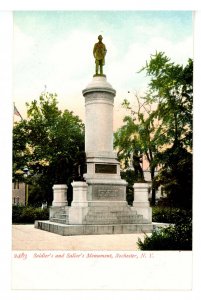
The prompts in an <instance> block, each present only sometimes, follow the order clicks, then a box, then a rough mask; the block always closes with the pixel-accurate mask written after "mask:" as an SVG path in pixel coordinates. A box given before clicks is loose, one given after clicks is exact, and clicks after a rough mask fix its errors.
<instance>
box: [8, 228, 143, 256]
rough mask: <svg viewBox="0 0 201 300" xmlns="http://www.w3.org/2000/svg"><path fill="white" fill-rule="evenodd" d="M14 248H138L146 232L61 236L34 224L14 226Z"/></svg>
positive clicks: (117, 249)
mask: <svg viewBox="0 0 201 300" xmlns="http://www.w3.org/2000/svg"><path fill="white" fill-rule="evenodd" d="M12 229H13V233H12V249H13V250H66V251H68V250H88V251H92V250H108V251H109V250H114V251H121V250H124V251H127V250H128V251H129V250H133V251H135V250H138V247H137V241H138V238H140V239H142V240H143V239H144V237H145V235H144V234H139V233H136V234H135V233H134V234H115V235H85V236H61V235H57V234H54V233H51V232H47V231H43V230H39V229H36V228H34V225H13V226H12Z"/></svg>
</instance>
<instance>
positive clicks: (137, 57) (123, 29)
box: [13, 11, 193, 130]
mask: <svg viewBox="0 0 201 300" xmlns="http://www.w3.org/2000/svg"><path fill="white" fill-rule="evenodd" d="M192 23H193V17H192V12H191V11H27V12H26V11H21V12H20V11H19V12H14V47H13V49H14V64H13V67H14V69H13V79H14V80H13V87H14V89H13V97H14V99H13V101H14V102H15V104H16V107H17V108H18V110H19V111H20V113H21V114H22V116H23V117H26V107H25V102H30V101H31V100H34V99H38V97H39V95H40V93H41V92H42V91H44V89H45V86H47V88H46V90H47V91H49V92H54V93H57V94H58V100H59V107H60V109H62V110H63V109H65V108H67V109H69V110H73V111H74V113H75V114H78V115H79V116H80V117H81V118H82V120H83V121H84V98H83V96H82V90H83V89H84V88H85V87H86V85H87V84H88V83H89V81H91V79H92V76H93V74H94V69H95V64H94V58H93V54H92V50H93V46H94V43H95V42H97V36H98V35H99V34H102V36H103V42H104V43H105V44H106V47H107V50H108V51H107V55H106V65H105V67H104V73H105V74H106V75H107V80H108V81H109V82H110V83H111V84H112V86H113V87H114V88H115V89H116V91H117V96H116V98H115V107H114V130H116V129H117V128H118V127H119V126H120V125H121V124H122V118H123V114H124V111H122V109H121V102H122V101H123V99H124V98H128V99H129V100H130V101H133V99H134V96H133V93H132V91H133V92H134V91H137V92H139V93H141V94H142V93H143V92H144V90H145V88H146V86H147V83H148V79H147V78H146V77H145V73H141V74H139V73H137V72H138V71H139V70H140V69H141V67H142V66H144V65H145V62H146V60H149V57H150V55H151V54H154V53H155V51H156V50H157V51H164V52H165V53H166V55H167V56H168V57H170V58H171V59H172V61H174V62H176V63H179V64H184V65H185V64H186V63H187V60H188V58H189V57H191V58H192V57H193V25H192ZM128 91H131V93H130V94H128ZM16 120H17V119H16Z"/></svg>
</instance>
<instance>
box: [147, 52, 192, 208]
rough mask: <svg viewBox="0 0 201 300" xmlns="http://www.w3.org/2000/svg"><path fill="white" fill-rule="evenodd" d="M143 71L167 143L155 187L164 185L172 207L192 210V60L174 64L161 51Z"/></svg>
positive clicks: (161, 133)
mask: <svg viewBox="0 0 201 300" xmlns="http://www.w3.org/2000/svg"><path fill="white" fill-rule="evenodd" d="M142 70H145V71H146V73H147V75H148V76H150V77H151V80H150V83H149V92H148V94H147V99H148V100H149V102H150V101H151V102H154V103H157V105H158V106H157V110H156V116H157V118H158V120H159V121H160V122H161V125H162V126H161V130H160V135H161V136H163V137H164V138H165V139H167V140H168V142H167V143H164V149H163V150H162V151H160V152H159V153H158V157H157V160H158V162H159V163H160V164H161V165H162V168H161V170H160V172H159V174H158V176H157V178H156V179H155V184H156V186H157V185H159V184H162V185H163V187H164V190H165V191H166V193H167V196H168V197H169V200H170V201H171V203H172V205H174V206H184V207H191V203H192V123H193V122H192V121H193V115H192V109H193V61H192V59H189V60H188V63H187V65H186V66H183V65H178V64H177V65H175V64H174V63H172V62H170V59H169V58H168V57H167V56H165V54H164V53H163V52H159V53H156V54H155V55H153V56H151V60H150V62H149V63H146V66H145V67H144V68H143V69H142Z"/></svg>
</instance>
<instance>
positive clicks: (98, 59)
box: [93, 35, 107, 76]
mask: <svg viewBox="0 0 201 300" xmlns="http://www.w3.org/2000/svg"><path fill="white" fill-rule="evenodd" d="M102 39H103V37H102V35H99V36H98V40H99V42H98V43H96V44H95V45H94V49H93V55H94V58H95V63H96V75H98V70H99V67H100V74H99V75H101V76H102V75H103V66H104V64H105V55H106V52H107V49H106V47H105V45H104V44H103V43H102Z"/></svg>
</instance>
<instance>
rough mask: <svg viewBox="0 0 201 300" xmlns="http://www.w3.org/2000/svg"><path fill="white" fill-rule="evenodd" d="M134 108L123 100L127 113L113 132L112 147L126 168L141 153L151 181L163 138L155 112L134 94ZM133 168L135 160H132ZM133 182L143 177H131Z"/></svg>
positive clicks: (153, 191)
mask: <svg viewBox="0 0 201 300" xmlns="http://www.w3.org/2000/svg"><path fill="white" fill-rule="evenodd" d="M135 102H136V104H137V105H135V108H134V107H132V106H131V104H130V102H129V101H128V100H126V99H125V100H124V101H123V103H122V106H123V107H124V108H126V109H127V111H128V112H129V115H127V116H126V117H125V118H124V123H125V125H123V126H122V127H121V128H120V129H118V130H117V132H115V134H114V147H115V148H117V149H118V158H119V160H120V161H123V162H124V168H125V169H127V168H128V166H129V164H130V161H132V160H133V156H134V158H135V155H138V157H139V156H140V155H143V156H144V158H145V159H146V160H147V161H148V163H149V169H150V173H151V180H152V182H153V180H154V176H155V171H156V167H157V164H158V162H157V160H156V155H157V151H158V149H159V148H160V146H161V145H162V144H163V142H164V141H163V140H162V139H161V138H160V134H159V132H160V128H161V124H160V123H159V122H157V120H156V117H155V115H156V112H155V110H153V108H152V105H151V104H150V103H148V102H147V100H146V99H145V98H140V97H139V96H138V94H137V93H136V94H135ZM133 167H134V169H135V161H134V162H133ZM133 180H134V181H135V182H137V181H144V178H140V177H136V176H135V178H133ZM152 203H153V204H154V203H155V187H154V186H153V185H152Z"/></svg>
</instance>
